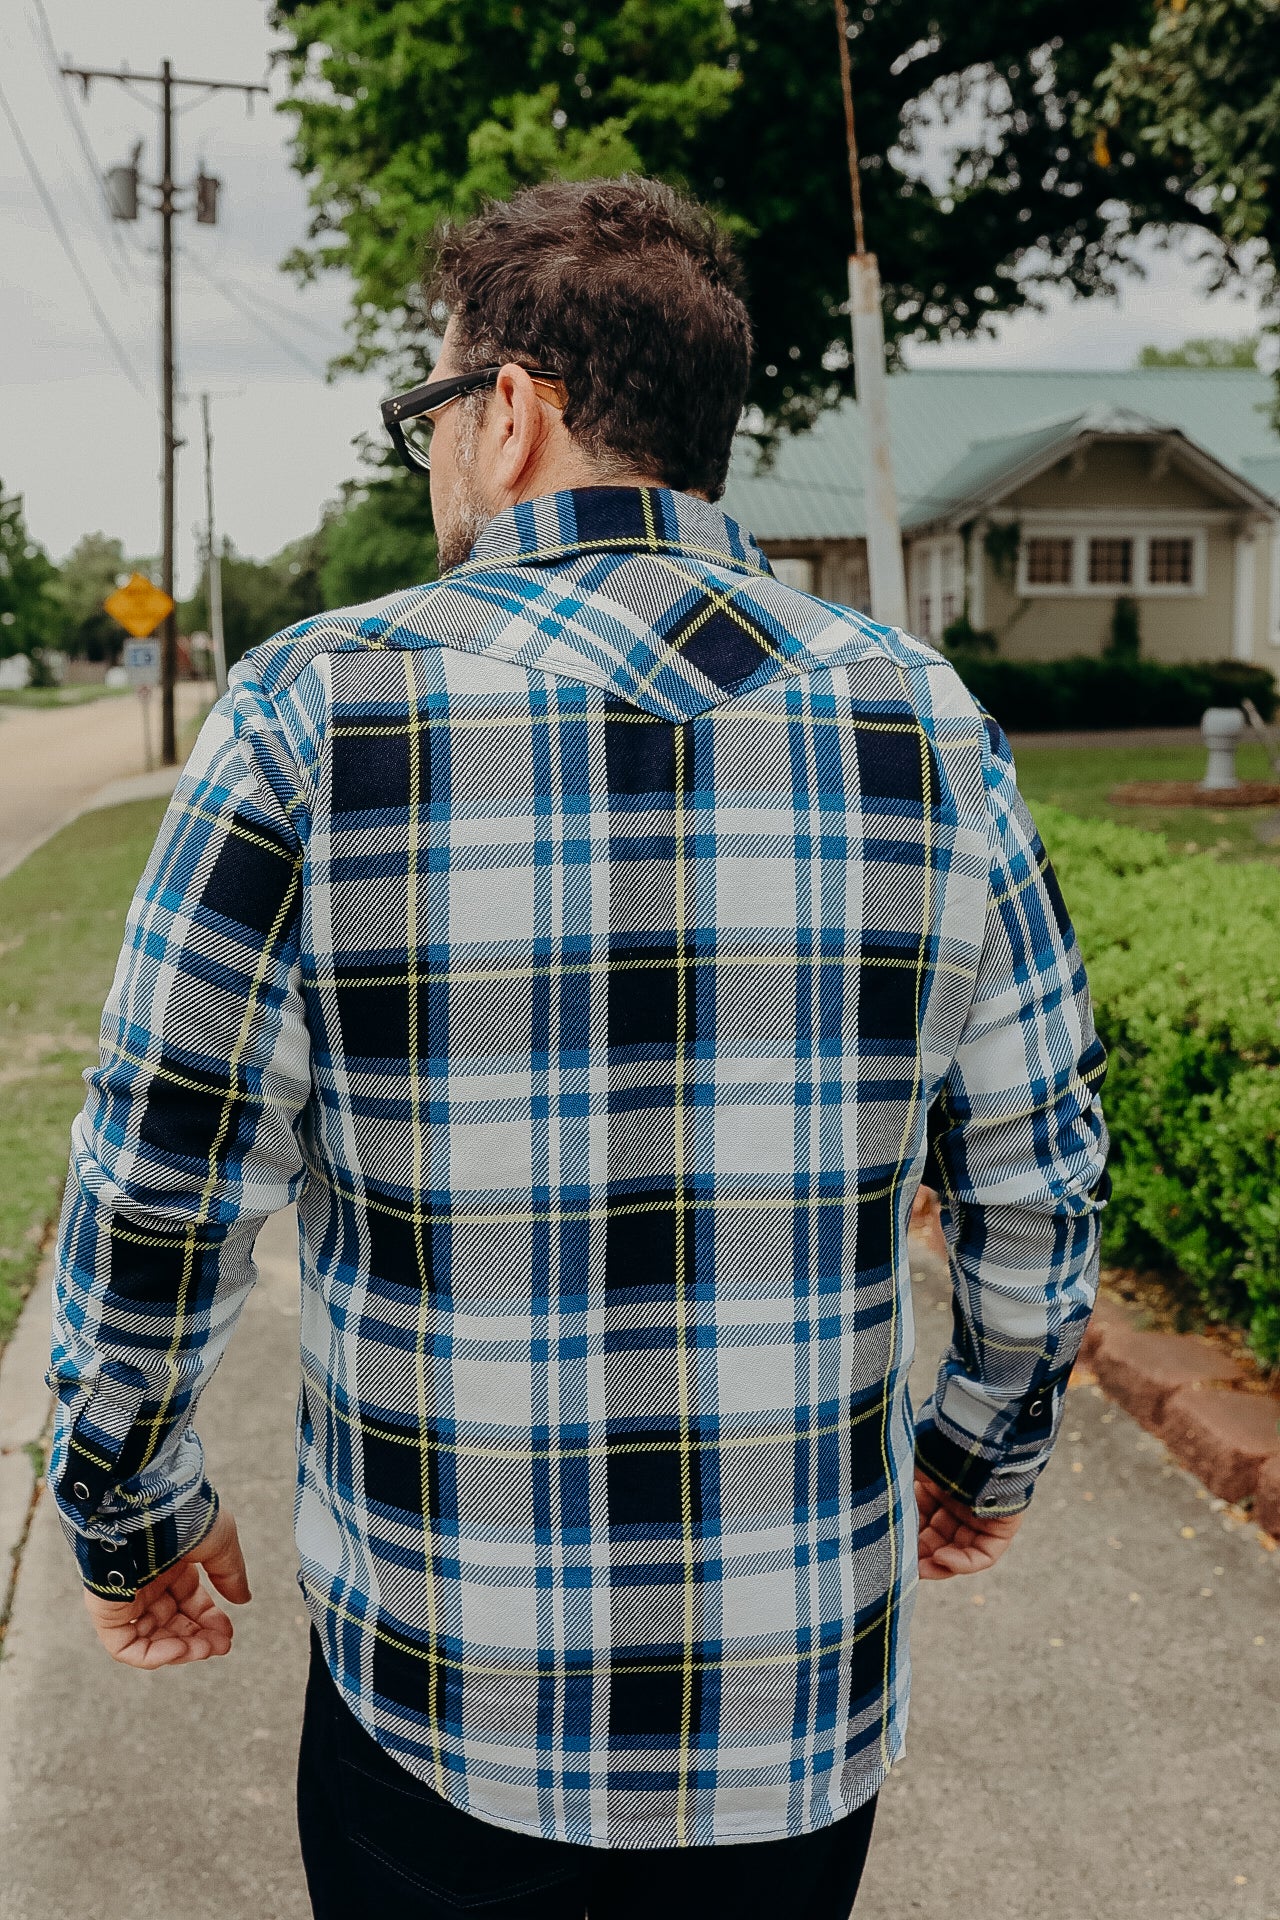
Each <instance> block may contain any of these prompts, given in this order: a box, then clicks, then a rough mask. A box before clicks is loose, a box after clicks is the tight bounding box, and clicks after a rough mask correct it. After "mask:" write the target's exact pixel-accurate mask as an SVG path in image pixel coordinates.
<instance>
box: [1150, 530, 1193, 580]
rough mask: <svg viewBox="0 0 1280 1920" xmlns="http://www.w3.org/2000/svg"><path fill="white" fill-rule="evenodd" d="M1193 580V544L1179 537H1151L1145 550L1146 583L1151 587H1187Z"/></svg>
mask: <svg viewBox="0 0 1280 1920" xmlns="http://www.w3.org/2000/svg"><path fill="white" fill-rule="evenodd" d="M1194 579H1195V542H1194V541H1193V540H1191V539H1190V538H1187V537H1185V536H1182V535H1179V537H1178V538H1177V539H1173V540H1167V539H1165V538H1164V536H1163V535H1160V536H1158V537H1157V536H1155V535H1153V536H1152V539H1151V541H1150V544H1149V545H1148V548H1147V582H1148V585H1150V586H1153V587H1189V586H1190V585H1191V584H1192V582H1193V580H1194Z"/></svg>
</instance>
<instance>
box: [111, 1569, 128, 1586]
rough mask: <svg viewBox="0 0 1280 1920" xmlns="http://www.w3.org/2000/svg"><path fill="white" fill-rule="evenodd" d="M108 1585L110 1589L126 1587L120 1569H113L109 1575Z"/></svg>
mask: <svg viewBox="0 0 1280 1920" xmlns="http://www.w3.org/2000/svg"><path fill="white" fill-rule="evenodd" d="M107 1585H108V1586H109V1587H122V1586H123V1585H124V1575H123V1574H122V1573H121V1571H120V1569H119V1567H112V1569H111V1571H110V1573H109V1574H108V1575H107Z"/></svg>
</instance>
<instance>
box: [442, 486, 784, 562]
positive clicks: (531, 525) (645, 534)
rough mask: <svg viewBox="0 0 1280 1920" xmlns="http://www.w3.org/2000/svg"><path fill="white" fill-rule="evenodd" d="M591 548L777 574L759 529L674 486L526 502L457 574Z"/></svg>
mask: <svg viewBox="0 0 1280 1920" xmlns="http://www.w3.org/2000/svg"><path fill="white" fill-rule="evenodd" d="M591 552H600V553H628V552H630V553H646V552H647V553H683V554H687V555H689V556H690V557H691V558H693V559H697V560H700V561H702V562H704V563H705V564H707V565H710V566H715V567H728V568H731V569H732V570H733V571H735V572H738V573H746V574H767V573H768V572H769V563H768V561H767V560H766V559H765V557H764V555H763V554H762V553H761V551H760V549H759V547H758V546H757V545H756V543H755V541H754V540H753V539H752V537H751V535H750V534H749V533H747V532H745V531H744V530H743V528H741V527H740V526H739V525H738V524H737V522H736V521H735V520H731V519H730V518H729V516H728V514H727V513H722V512H721V511H720V509H719V507H714V506H712V505H711V503H710V501H708V500H699V499H696V498H695V497H694V495H693V494H691V493H676V492H674V491H673V490H672V489H671V488H670V487H574V488H570V489H567V490H566V491H564V492H563V493H548V494H544V495H542V497H541V498H540V499H537V500H525V501H522V502H521V503H520V505H519V506H516V507H507V508H506V509H505V510H504V511H503V512H502V513H500V514H498V515H497V516H496V518H495V519H493V520H491V521H490V522H489V524H488V526H487V527H486V528H485V529H484V531H483V533H481V535H480V537H479V539H478V540H477V541H476V543H475V546H474V547H473V548H472V550H471V557H470V559H469V560H467V561H466V562H465V563H464V565H463V566H462V567H460V568H458V569H457V572H458V573H459V574H461V573H464V572H467V571H469V570H470V569H472V568H481V567H483V568H488V567H501V566H552V565H555V564H556V563H557V562H558V561H562V560H569V559H573V558H575V557H576V556H577V555H579V554H582V553H591ZM455 577H456V576H455Z"/></svg>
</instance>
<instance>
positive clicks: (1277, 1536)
mask: <svg viewBox="0 0 1280 1920" xmlns="http://www.w3.org/2000/svg"><path fill="white" fill-rule="evenodd" d="M1253 1517H1254V1519H1255V1520H1256V1521H1257V1523H1258V1525H1259V1526H1260V1527H1261V1528H1262V1530H1263V1532H1264V1533H1269V1534H1270V1535H1271V1537H1272V1539H1273V1540H1280V1453H1273V1454H1272V1456H1271V1458H1270V1459H1269V1460H1268V1461H1267V1463H1266V1465H1265V1466H1264V1467H1263V1468H1262V1469H1261V1470H1260V1472H1259V1474H1258V1478H1257V1480H1256V1481H1255V1482H1254V1488H1253Z"/></svg>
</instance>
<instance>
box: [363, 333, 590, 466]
mask: <svg viewBox="0 0 1280 1920" xmlns="http://www.w3.org/2000/svg"><path fill="white" fill-rule="evenodd" d="M510 364H511V363H510V362H509V361H503V362H502V364H501V365H500V366H496V367H476V368H474V369H473V371H472V372H470V373H455V374H454V375H453V377H452V379H449V380H427V381H425V382H424V383H423V385H422V386H420V387H410V389H409V391H408V393H401V394H396V395H394V396H393V397H392V398H391V399H389V400H384V401H383V402H382V424H383V426H384V427H385V428H386V430H387V432H388V433H389V434H390V435H391V444H392V446H393V447H394V448H395V450H396V452H397V453H398V454H399V455H400V458H401V459H402V460H403V461H404V464H405V466H406V467H409V468H411V469H412V470H413V472H415V473H429V472H430V471H431V429H432V428H433V426H434V425H435V422H436V416H437V415H438V414H439V413H440V412H441V411H442V409H443V408H445V407H447V406H449V405H450V404H451V403H452V402H453V401H454V400H461V399H462V397H463V395H464V394H467V393H479V392H480V391H481V390H482V388H484V387H492V386H493V385H495V384H496V382H497V378H498V375H499V374H500V373H501V372H502V367H503V366H509V365H510ZM525 372H526V373H527V374H528V376H529V378H530V379H531V380H532V381H533V383H534V385H535V386H536V387H547V386H550V387H554V388H555V392H554V394H544V395H543V398H544V399H549V400H550V401H551V404H552V405H553V406H556V407H561V408H563V407H566V406H567V405H568V403H569V396H568V394H567V393H566V392H565V385H564V381H563V380H562V379H561V378H560V375H559V374H558V373H552V372H550V371H549V370H548V369H547V368H546V367H526V368H525Z"/></svg>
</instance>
